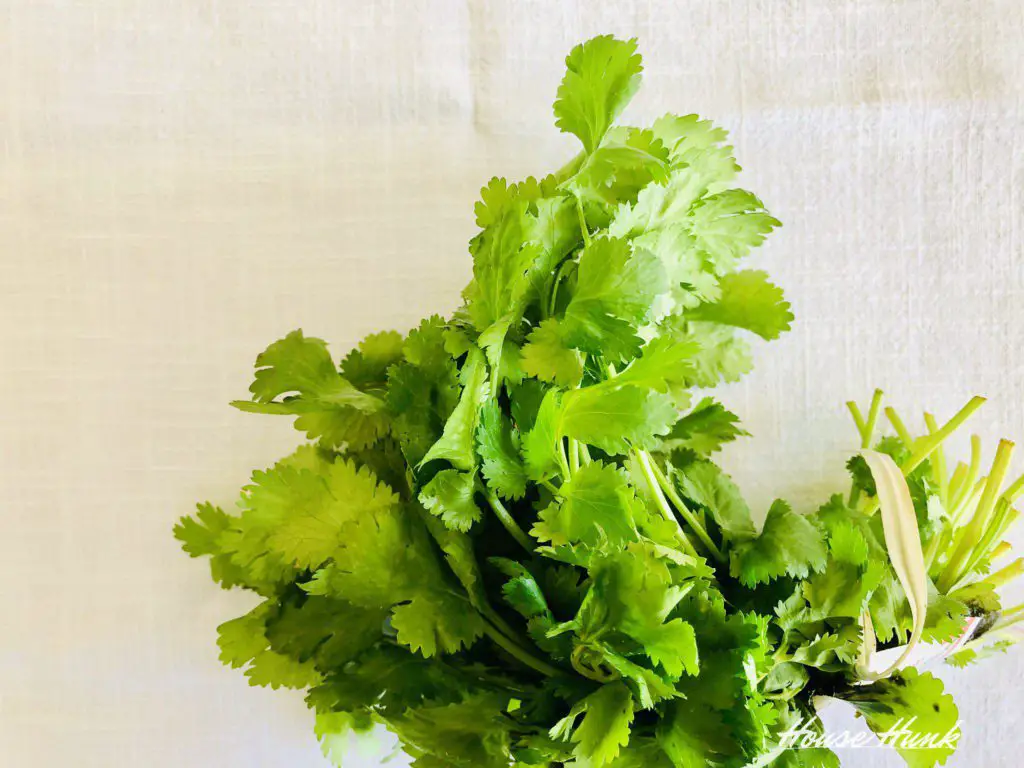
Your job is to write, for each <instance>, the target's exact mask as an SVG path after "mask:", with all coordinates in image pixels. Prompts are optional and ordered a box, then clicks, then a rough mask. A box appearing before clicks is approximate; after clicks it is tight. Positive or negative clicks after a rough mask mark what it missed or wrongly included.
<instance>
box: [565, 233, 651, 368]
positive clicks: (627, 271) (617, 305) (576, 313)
mask: <svg viewBox="0 0 1024 768" xmlns="http://www.w3.org/2000/svg"><path fill="white" fill-rule="evenodd" d="M576 275H577V278H576V290H575V292H574V293H573V296H572V299H571V300H570V302H569V305H568V307H566V310H565V317H564V320H563V325H564V329H565V338H566V339H567V340H568V342H569V343H570V344H571V345H572V346H574V347H576V348H577V349H581V350H583V351H584V352H589V353H591V354H600V355H603V356H604V357H606V358H607V359H609V360H612V361H619V360H627V359H630V358H632V357H634V356H636V354H637V353H638V352H639V351H640V345H641V341H640V338H639V336H637V333H636V326H637V325H638V324H639V323H641V322H642V321H643V320H644V319H645V318H646V317H647V314H648V313H649V311H650V307H651V301H652V300H653V298H654V296H656V295H657V294H659V293H661V292H662V291H663V290H665V275H664V272H663V271H662V269H661V267H660V265H659V264H658V262H657V260H656V259H654V258H653V257H651V256H650V255H649V254H646V253H644V252H639V253H633V252H632V251H631V249H630V247H629V244H628V243H627V242H626V241H624V240H619V239H616V238H607V237H602V238H598V239H596V240H594V241H593V242H592V243H591V244H590V245H589V246H587V247H586V248H584V249H583V252H582V253H581V254H580V261H579V269H578V270H577V273H576Z"/></svg>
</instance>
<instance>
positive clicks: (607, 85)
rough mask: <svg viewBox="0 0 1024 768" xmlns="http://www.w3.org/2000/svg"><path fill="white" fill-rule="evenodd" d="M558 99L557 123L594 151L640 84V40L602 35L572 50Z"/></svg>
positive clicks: (567, 60)
mask: <svg viewBox="0 0 1024 768" xmlns="http://www.w3.org/2000/svg"><path fill="white" fill-rule="evenodd" d="M565 65H566V69H567V71H566V73H565V77H564V78H563V79H562V84H561V85H560V86H559V88H558V99H557V100H556V101H555V118H556V120H555V125H557V126H558V127H559V129H561V130H562V131H564V132H565V133H573V134H575V135H576V136H577V137H578V138H579V140H580V141H582V142H583V147H584V148H585V149H586V151H587V152H593V151H594V150H595V149H596V148H597V147H598V145H600V143H601V139H602V138H604V134H605V132H607V130H608V128H609V127H610V126H611V124H612V122H613V121H614V120H615V118H616V117H618V115H619V113H620V112H622V110H623V109H624V108H625V106H626V104H628V103H629V100H630V99H631V98H633V94H634V93H636V90H637V88H639V87H640V73H641V71H642V70H643V64H642V61H641V58H640V55H639V54H638V53H637V52H636V40H635V39H632V40H626V41H623V40H616V39H615V38H614V37H611V36H610V35H602V36H600V37H595V38H592V39H590V40H587V41H586V42H585V43H581V44H579V45H577V46H576V47H575V48H573V49H572V52H571V53H570V54H569V56H568V57H567V58H566V60H565Z"/></svg>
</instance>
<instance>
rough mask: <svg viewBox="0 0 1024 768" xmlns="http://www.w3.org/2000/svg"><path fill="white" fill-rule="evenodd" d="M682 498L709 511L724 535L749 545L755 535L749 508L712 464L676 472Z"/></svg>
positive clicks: (698, 465)
mask: <svg viewBox="0 0 1024 768" xmlns="http://www.w3.org/2000/svg"><path fill="white" fill-rule="evenodd" d="M672 474H673V476H674V477H675V478H676V480H677V482H678V483H679V487H680V490H682V492H683V495H684V496H686V497H687V498H688V499H690V500H691V501H693V502H694V503H695V504H699V505H700V506H701V507H703V508H704V509H706V510H707V512H708V513H709V514H710V515H711V517H712V518H713V519H714V520H715V522H716V523H717V524H718V527H719V528H720V529H721V531H722V534H723V535H724V536H725V537H726V538H728V539H732V540H734V541H740V542H742V541H749V540H750V539H752V538H754V536H755V534H756V531H755V529H754V521H753V518H751V516H750V508H749V507H748V506H747V503H746V502H745V501H744V500H743V497H742V496H741V495H740V492H739V489H738V488H737V487H736V485H735V483H733V481H732V479H731V478H730V477H729V476H728V475H727V474H725V473H724V472H722V470H720V469H719V468H718V467H717V466H715V465H714V464H712V463H711V462H710V461H695V462H693V463H691V464H688V465H687V466H686V467H685V468H684V469H682V470H679V469H675V468H673V473H672Z"/></svg>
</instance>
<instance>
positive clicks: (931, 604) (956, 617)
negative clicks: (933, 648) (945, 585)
mask: <svg viewBox="0 0 1024 768" xmlns="http://www.w3.org/2000/svg"><path fill="white" fill-rule="evenodd" d="M969 615H970V609H969V608H968V607H967V606H966V605H965V604H964V603H962V602H960V601H959V600H957V599H956V598H954V597H951V596H949V595H943V594H940V593H938V592H934V593H933V594H932V595H931V596H930V600H929V601H928V612H927V614H926V617H925V625H924V633H923V634H922V635H921V640H923V641H924V642H926V643H949V642H952V641H954V640H956V639H957V638H959V637H960V636H961V635H962V634H963V632H964V623H965V622H966V620H967V617H968V616H969Z"/></svg>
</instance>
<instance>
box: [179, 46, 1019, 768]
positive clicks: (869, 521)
mask: <svg viewBox="0 0 1024 768" xmlns="http://www.w3.org/2000/svg"><path fill="white" fill-rule="evenodd" d="M566 63H567V72H566V75H565V78H564V80H563V81H562V84H561V87H560V88H559V89H558V95H557V100H556V102H555V116H556V124H557V126H558V127H559V128H560V129H561V130H563V131H565V132H568V133H572V134H574V135H575V136H577V137H578V138H579V140H580V142H581V143H582V146H583V149H582V151H581V152H580V153H579V155H578V156H577V157H576V158H575V159H574V160H572V161H571V162H570V163H568V164H567V165H566V166H565V167H564V168H562V169H561V170H559V171H558V172H556V173H554V174H552V175H550V176H547V177H544V178H542V179H540V180H536V179H533V178H530V179H527V180H526V181H523V182H520V183H517V184H508V183H506V181H505V180H504V179H493V180H492V181H491V182H490V183H489V184H488V185H487V186H486V187H484V188H483V190H482V194H481V198H482V199H481V201H480V202H478V203H477V204H476V209H475V212H476V221H477V224H478V225H479V227H480V233H479V234H478V235H477V236H476V237H474V238H473V240H472V241H471V243H470V252H471V254H472V257H473V280H472V282H471V283H470V284H469V286H468V287H467V288H466V290H465V292H464V299H465V302H464V305H463V307H462V308H461V309H459V310H458V311H457V312H456V313H455V314H454V315H453V316H452V317H451V318H448V319H443V318H440V317H433V318H430V319H428V320H425V321H424V322H423V323H422V324H421V325H420V326H419V327H417V328H415V329H414V330H412V331H411V332H409V333H408V334H407V335H405V336H402V335H401V334H398V333H394V332H385V333H379V334H374V335H372V336H369V337H368V338H366V339H365V340H364V341H363V342H362V343H360V344H359V346H358V347H357V348H356V349H355V350H353V351H352V352H350V353H349V354H348V355H347V356H346V357H345V358H344V359H343V360H342V361H341V362H340V366H339V365H338V364H337V363H336V362H335V360H334V358H333V357H332V355H331V354H330V353H329V352H328V349H327V345H326V344H325V342H323V341H321V340H320V339H316V338H311V337H307V336H305V335H303V333H302V332H301V331H295V332H293V333H290V334H289V335H287V336H286V337H285V338H283V339H281V340H280V341H277V342H275V343H273V344H271V345H270V346H269V347H268V348H267V349H266V350H265V351H264V352H263V353H262V354H261V355H259V357H258V358H257V360H256V368H257V370H256V374H255V380H254V381H253V384H252V386H251V387H250V391H251V393H252V398H251V399H250V400H246V401H240V402H236V403H234V405H235V406H236V407H238V408H241V409H242V410H245V411H250V412H255V413H270V414H283V415H289V416H293V417H295V426H296V428H298V429H299V430H300V431H301V432H303V433H305V435H306V437H307V438H308V439H309V443H308V444H306V445H304V446H303V447H301V448H299V449H298V450H297V451H296V452H295V453H293V454H292V455H290V456H288V457H286V458H284V459H282V460H281V461H279V462H278V463H277V464H275V465H274V466H273V467H271V468H269V469H267V470H264V471H259V472H256V473H254V474H253V477H252V481H251V482H250V484H249V485H247V486H246V487H245V488H244V489H243V491H242V496H241V499H240V501H239V502H238V511H237V512H236V513H235V514H227V513H225V512H224V511H222V510H221V509H220V508H218V507H215V506H213V505H210V504H203V505H200V506H199V509H198V511H197V512H196V514H195V515H194V516H193V517H186V518H184V519H183V520H182V521H181V522H180V524H179V525H178V526H177V527H176V529H175V535H176V536H177V537H178V538H179V539H180V540H181V542H182V543H183V546H184V549H185V550H186V551H187V552H188V553H189V554H190V555H193V556H209V557H210V563H211V571H212V575H213V578H214V580H215V581H217V582H218V583H219V584H220V585H221V586H223V587H224V588H233V587H241V588H245V589H249V590H252V591H254V592H255V593H257V594H258V595H260V596H261V597H262V598H263V602H261V603H260V604H259V605H258V606H257V607H256V608H255V609H254V610H252V611H250V612H249V613H247V614H246V615H244V616H242V617H240V618H237V619H234V620H232V621H228V622H227V623H225V624H223V625H222V626H221V627H220V628H219V629H218V632H219V640H218V643H219V645H220V649H221V659H222V660H223V661H224V662H225V663H227V664H230V665H231V666H233V667H238V668H244V669H245V674H246V676H247V677H248V678H249V680H250V682H251V683H252V684H253V685H269V686H272V687H274V688H277V687H281V686H283V687H289V688H299V689H306V690H307V691H308V693H307V701H308V703H309V705H310V707H312V708H313V709H314V710H315V712H316V733H317V735H318V736H319V738H320V739H321V741H322V743H323V745H324V748H325V751H326V752H327V753H328V754H330V755H332V756H333V757H336V758H338V759H339V760H340V758H341V755H340V754H339V752H340V746H339V745H342V744H344V743H345V739H346V738H347V734H348V733H350V732H351V731H353V730H354V731H362V730H366V729H368V728H371V727H373V726H374V725H376V724H384V725H385V726H387V728H388V729H389V730H391V731H392V732H393V733H394V734H396V735H397V737H398V739H399V740H400V742H401V744H402V746H403V748H404V749H405V751H406V752H407V753H408V754H409V755H411V756H412V757H413V758H414V760H415V762H414V764H415V765H416V766H418V767H419V768H441V767H442V766H459V767H461V766H466V767H467V768H469V767H471V768H486V767H487V766H494V767H495V768H497V767H498V766H509V765H516V766H524V767H525V766H558V765H563V764H565V765H578V766H616V767H618V768H627V767H629V766H648V767H654V768H657V767H658V766H665V768H672V767H674V768H691V767H692V768H697V767H698V766H723V767H732V766H736V767H737V768H739V767H740V766H778V767H779V768H782V767H783V766H785V767H787V768H797V767H799V766H803V767H804V768H810V767H811V766H832V765H838V760H837V759H836V757H835V755H834V754H833V753H832V752H830V751H828V750H827V749H820V748H819V749H800V750H796V749H789V748H787V746H788V745H787V743H786V742H785V739H784V737H783V735H784V734H785V733H786V732H787V731H788V730H790V729H792V728H793V727H794V725H795V724H798V723H802V722H805V721H806V722H810V723H811V728H812V729H819V730H820V728H821V723H820V721H819V720H818V718H817V715H816V710H815V699H816V697H820V696H830V697H835V698H840V699H844V700H846V701H849V702H851V703H852V704H853V705H854V706H855V707H857V709H858V710H859V711H860V712H861V713H862V714H863V715H864V716H865V718H866V720H867V722H868V724H869V726H870V727H871V728H872V729H874V730H876V731H879V732H881V731H885V730H886V729H888V728H889V727H891V726H892V725H893V724H894V723H897V722H899V721H900V720H904V721H905V720H908V719H909V718H915V717H916V718H917V721H916V723H917V725H916V727H917V728H919V729H921V730H922V731H925V732H936V733H945V732H946V731H948V730H949V729H951V728H953V727H955V725H956V722H957V713H956V708H955V706H954V704H953V702H952V700H951V698H950V697H949V696H948V695H947V694H945V693H944V692H943V689H942V684H941V682H940V681H939V680H938V679H937V678H935V677H933V676H932V675H930V674H929V673H927V672H919V671H917V670H916V669H914V668H912V667H909V666H907V662H908V660H910V658H911V653H912V652H913V651H915V650H917V649H919V648H920V647H922V644H928V643H931V644H933V645H934V644H936V643H948V642H952V641H956V640H959V641H960V642H959V643H958V644H957V653H956V654H955V655H953V656H951V660H952V661H954V662H955V663H958V664H961V663H967V662H968V661H971V660H973V659H974V658H977V657H979V656H982V655H985V654H987V653H990V652H992V651H994V650H998V649H1001V648H1002V647H1004V646H1005V645H1006V644H1008V643H1009V642H1011V641H1012V639H1013V637H1012V627H1013V625H1014V624H1015V622H1016V621H1017V620H1018V619H1019V618H1020V616H1021V615H1024V614H1022V612H1021V609H1020V608H1019V607H1018V608H1017V609H1013V610H1011V611H1005V612H1001V610H1000V604H999V598H998V596H997V593H996V591H995V590H996V588H998V587H1000V586H1002V585H1003V584H1004V583H1006V582H1007V581H1008V580H1009V579H1011V578H1012V577H1014V576H1016V575H1017V574H1018V573H1019V572H1020V570H1021V561H1020V560H1018V561H1015V562H1014V563H1013V564H1012V565H1008V566H1005V567H1002V568H1001V569H999V570H996V569H995V568H996V566H995V565H993V564H994V563H996V562H997V561H998V559H999V558H1001V557H1004V556H1005V555H1007V553H1008V546H1007V545H1006V544H1005V543H1003V538H1004V534H1005V532H1006V530H1007V528H1008V527H1009V525H1011V524H1012V523H1013V521H1014V520H1015V518H1016V517H1017V512H1016V511H1015V510H1014V509H1013V501H1014V500H1015V499H1016V497H1017V496H1018V495H1019V493H1020V492H1021V491H1022V490H1024V482H1022V481H1017V482H1015V483H1012V484H1011V485H1010V486H1009V487H1008V488H1006V489H1004V488H1003V481H1004V479H1005V475H1006V469H1007V465H1008V459H1009V451H1010V446H1009V444H1008V443H1004V444H1002V445H1001V446H1000V450H999V452H998V454H997V457H996V462H995V465H994V466H993V468H992V470H991V471H990V472H989V473H988V474H987V475H986V476H985V477H981V475H982V470H981V462H980V446H979V445H977V442H976V441H975V448H974V452H973V455H972V458H971V461H970V463H969V464H966V463H965V464H959V465H957V466H956V467H955V469H954V470H953V471H952V472H951V473H948V474H947V471H946V467H947V465H946V460H945V456H944V454H943V452H942V451H943V449H942V443H943V440H944V439H945V438H946V437H948V436H949V434H950V433H951V432H952V431H953V430H954V429H955V428H956V427H958V426H959V425H960V424H961V423H962V422H963V421H964V420H965V419H966V417H967V416H968V415H969V414H970V412H971V411H973V410H974V409H975V408H976V407H977V405H978V402H977V401H972V402H971V403H970V404H969V405H968V406H967V407H966V408H965V409H964V410H963V411H962V412H961V413H959V414H957V415H956V416H955V417H954V418H953V419H952V420H951V421H950V422H949V423H948V424H945V425H942V426H940V425H939V424H938V423H937V422H936V421H935V419H933V418H932V417H930V416H929V417H927V422H926V423H927V426H928V432H927V433H926V434H925V435H923V436H919V437H914V436H912V435H910V434H909V433H908V431H907V429H906V427H905V426H904V425H903V422H902V421H901V420H900V419H899V417H898V416H897V415H896V414H895V412H893V411H891V410H887V411H886V413H887V414H888V417H889V421H890V422H891V424H892V425H893V426H894V428H895V430H896V436H894V437H885V438H882V439H881V441H880V442H877V443H876V442H875V438H874V433H875V431H876V427H877V424H878V422H879V421H880V416H881V413H882V409H881V397H880V394H878V395H876V397H875V399H874V400H873V401H872V404H871V407H870V409H869V410H868V411H867V414H866V415H865V414H862V413H861V411H860V410H859V409H858V408H857V407H856V406H855V405H854V406H851V409H852V411H853V413H854V417H855V420H856V423H857V427H858V429H859V431H860V436H861V441H862V447H863V448H864V449H868V448H871V447H874V448H875V449H876V450H874V451H867V450H865V452H864V453H863V455H858V456H856V457H854V459H852V460H851V462H850V464H849V468H850V472H851V476H852V478H853V481H852V487H851V490H850V492H849V494H848V495H837V496H834V497H833V498H832V499H830V500H829V501H828V502H827V503H826V504H825V505H824V506H822V507H821V508H820V509H819V510H817V511H816V512H814V513H813V514H808V515H804V514H798V513H797V512H795V511H793V510H792V509H791V508H790V507H789V506H788V505H787V504H786V503H784V502H782V501H776V502H775V503H774V504H773V505H772V506H771V508H770V509H769V510H768V512H767V517H766V518H765V520H764V524H763V526H760V527H759V526H758V525H757V524H756V523H755V516H754V515H752V513H751V511H750V509H749V508H748V506H747V505H746V503H745V502H744V500H743V498H742V497H741V495H740V493H739V491H738V489H737V488H736V486H735V485H734V484H733V482H732V481H731V480H730V479H729V477H728V476H727V475H726V474H725V473H723V471H722V470H721V469H720V468H719V467H718V465H716V464H715V463H714V461H713V460H712V458H711V457H712V456H713V455H714V453H715V452H716V451H717V450H719V448H721V446H722V445H724V444H726V443H728V442H730V441H732V440H734V439H736V438H737V437H740V436H743V435H745V434H746V433H745V432H744V431H743V430H742V428H741V427H740V426H739V420H738V418H737V417H736V416H735V415H734V414H732V413H730V412H729V411H728V410H726V409H725V408H724V407H723V406H722V405H721V404H719V403H718V402H716V401H715V400H714V399H712V398H710V397H707V396H697V395H695V394H694V392H695V390H706V389H708V388H711V387H713V386H715V385H716V384H717V383H719V382H722V381H733V380H736V379H737V378H739V377H740V376H741V375H742V374H744V373H746V372H747V371H748V370H749V369H750V367H751V357H750V348H749V338H750V337H751V336H752V335H756V336H760V337H761V338H763V339H767V340H770V339H774V338H776V337H778V336H779V335H780V334H781V333H782V332H784V331H786V330H788V328H789V324H790V321H791V320H792V315H791V313H790V311H789V305H788V303H787V302H786V301H785V300H784V298H783V294H782V291H781V290H780V289H779V288H778V287H776V286H775V285H773V284H772V283H771V282H770V281H769V280H768V277H767V275H766V274H765V273H763V272H761V271H756V270H749V269H741V268H740V267H741V264H742V262H743V260H744V258H745V257H747V256H748V254H749V252H750V250H751V249H752V248H754V247H756V246H757V245H759V244H760V243H761V242H762V241H763V240H764V238H765V236H766V235H768V234H769V233H770V232H771V230H772V229H773V228H774V227H776V226H777V225H778V222H777V221H776V220H775V219H774V218H773V217H772V216H771V215H770V214H769V213H768V212H767V211H766V210H765V209H764V207H763V206H762V204H761V202H760V200H759V199H758V198H757V197H755V196H754V195H753V194H751V193H750V192H746V191H744V190H741V189H738V188H735V187H733V186H732V183H733V181H734V178H735V176H736V174H737V172H738V171H739V167H738V166H737V164H736V162H735V160H734V159H733V157H732V149H731V147H729V146H728V145H727V144H726V135H725V132H724V131H722V130H721V129H718V128H715V127H714V126H712V125H711V124H710V123H708V122H706V121H702V120H699V119H698V118H696V117H695V116H692V115H688V116H684V117H678V116H675V115H666V116H665V117H662V118H660V119H659V120H657V121H655V123H654V124H653V125H652V126H650V127H649V128H634V127H622V126H615V125H613V123H614V120H615V119H616V117H617V116H618V115H619V114H620V112H621V111H622V109H623V108H624V107H625V105H626V104H627V102H628V101H629V100H630V98H631V97H632V96H633V94H634V93H635V92H636V90H637V88H638V86H639V83H640V74H641V69H642V67H641V60H640V56H639V55H638V54H637V52H636V43H635V41H628V42H624V41H619V40H616V39H614V38H611V37H598V38H594V39H592V40H590V41H588V42H586V43H584V44H582V45H580V46H577V47H576V48H575V49H574V50H573V51H572V52H571V53H570V55H569V57H568V58H567V60H566ZM759 517H760V516H759ZM968 617H976V618H978V619H980V621H976V622H973V623H972V624H971V625H970V627H971V631H972V632H973V637H972V638H965V637H963V635H964V626H965V621H966V620H967V619H968ZM967 640H969V642H966V641H967ZM965 642H966V644H965ZM900 645H905V646H906V647H907V650H906V651H905V652H903V653H900V657H901V658H899V659H897V661H896V663H894V664H892V665H889V666H890V667H891V668H886V669H881V670H880V669H879V668H878V664H877V663H876V662H877V658H876V657H877V655H878V649H879V648H882V649H884V648H886V647H892V646H900ZM924 647H927V645H925V646H924ZM950 752H951V749H950V748H948V747H945V746H942V747H937V748H934V749H916V750H906V751H905V752H904V756H905V757H906V758H907V761H908V763H909V764H910V765H912V766H930V765H933V764H935V763H941V762H944V761H945V759H946V757H947V756H948V754H949V753H950Z"/></svg>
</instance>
